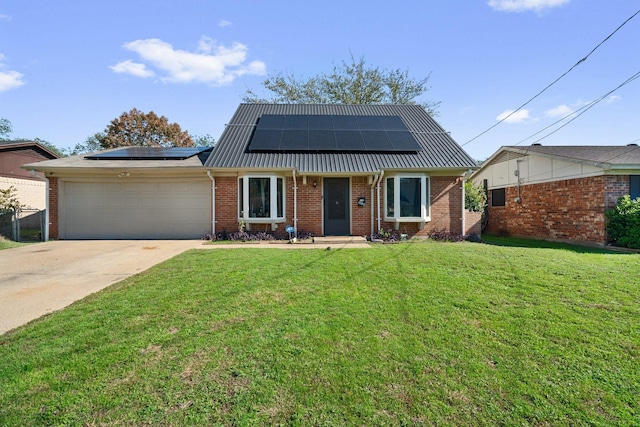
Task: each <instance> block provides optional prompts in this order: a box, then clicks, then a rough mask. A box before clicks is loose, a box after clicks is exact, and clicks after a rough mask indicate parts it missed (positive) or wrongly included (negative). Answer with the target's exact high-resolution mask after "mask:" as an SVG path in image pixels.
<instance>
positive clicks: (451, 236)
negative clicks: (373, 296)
mask: <svg viewBox="0 0 640 427" xmlns="http://www.w3.org/2000/svg"><path fill="white" fill-rule="evenodd" d="M429 238H430V239H432V240H438V241H440V242H462V241H463V240H464V236H463V235H462V234H460V233H453V232H451V231H446V230H435V231H432V232H430V233H429Z"/></svg>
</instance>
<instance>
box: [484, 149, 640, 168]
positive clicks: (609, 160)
mask: <svg viewBox="0 0 640 427" xmlns="http://www.w3.org/2000/svg"><path fill="white" fill-rule="evenodd" d="M529 154H537V155H540V156H544V157H553V158H557V159H561V160H565V161H569V162H576V163H586V164H590V165H592V166H597V167H599V168H602V169H605V170H607V169H639V168H640V147H639V146H638V145H634V144H630V145H548V146H547V145H530V146H526V147H519V146H503V147H501V148H500V149H499V150H498V151H496V152H495V153H494V154H493V155H492V156H491V157H490V158H489V159H487V160H486V161H485V162H484V163H483V164H482V168H481V169H484V168H486V167H487V166H489V165H491V164H494V163H498V162H501V161H504V160H508V159H511V158H518V157H523V156H526V155H529ZM478 172H479V171H478ZM476 174H477V173H476Z"/></svg>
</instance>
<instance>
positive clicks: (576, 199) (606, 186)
mask: <svg viewBox="0 0 640 427" xmlns="http://www.w3.org/2000/svg"><path fill="white" fill-rule="evenodd" d="M520 189H521V190H520V193H521V194H520V196H521V199H522V203H516V202H515V201H514V200H515V199H516V197H518V189H517V187H508V188H506V191H505V200H506V203H505V206H500V207H492V206H491V200H489V220H488V225H487V228H486V230H485V233H487V234H497V235H511V236H519V237H534V238H540V239H555V240H569V241H576V242H585V243H598V244H605V243H606V229H605V217H604V212H605V210H606V209H607V208H609V207H612V206H614V205H615V202H616V201H617V199H618V198H619V197H620V196H622V195H624V194H628V192H629V179H628V177H624V176H596V177H589V178H578V179H569V180H563V181H555V182H547V183H541V184H531V185H523V186H521V187H520ZM489 195H491V192H489Z"/></svg>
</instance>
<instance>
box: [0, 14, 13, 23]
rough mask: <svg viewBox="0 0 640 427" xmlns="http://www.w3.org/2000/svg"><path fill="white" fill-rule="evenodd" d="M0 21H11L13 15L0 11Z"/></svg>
mask: <svg viewBox="0 0 640 427" xmlns="http://www.w3.org/2000/svg"><path fill="white" fill-rule="evenodd" d="M0 21H11V17H10V16H9V15H3V14H1V13H0Z"/></svg>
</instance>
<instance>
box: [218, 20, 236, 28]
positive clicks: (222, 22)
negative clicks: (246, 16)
mask: <svg viewBox="0 0 640 427" xmlns="http://www.w3.org/2000/svg"><path fill="white" fill-rule="evenodd" d="M232 24H233V23H232V22H231V21H227V20H226V19H222V20H220V21H219V22H218V27H223V28H224V27H228V26H229V25H232Z"/></svg>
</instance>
